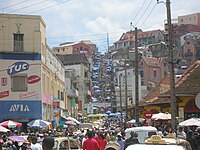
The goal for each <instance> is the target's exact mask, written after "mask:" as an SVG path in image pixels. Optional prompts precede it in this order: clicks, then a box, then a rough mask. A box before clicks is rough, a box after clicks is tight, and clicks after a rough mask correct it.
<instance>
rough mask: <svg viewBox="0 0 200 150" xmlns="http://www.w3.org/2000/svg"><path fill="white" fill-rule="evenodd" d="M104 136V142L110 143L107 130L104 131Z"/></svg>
mask: <svg viewBox="0 0 200 150" xmlns="http://www.w3.org/2000/svg"><path fill="white" fill-rule="evenodd" d="M104 136H105V138H106V141H107V142H110V135H109V133H108V131H107V130H105V132H104Z"/></svg>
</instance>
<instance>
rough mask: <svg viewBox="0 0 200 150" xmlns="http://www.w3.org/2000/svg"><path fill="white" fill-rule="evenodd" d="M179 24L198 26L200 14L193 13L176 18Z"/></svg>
mask: <svg viewBox="0 0 200 150" xmlns="http://www.w3.org/2000/svg"><path fill="white" fill-rule="evenodd" d="M181 24H193V25H198V26H199V25H200V13H194V14H189V15H184V16H178V25H181Z"/></svg>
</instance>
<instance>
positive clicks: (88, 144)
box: [83, 131, 99, 150]
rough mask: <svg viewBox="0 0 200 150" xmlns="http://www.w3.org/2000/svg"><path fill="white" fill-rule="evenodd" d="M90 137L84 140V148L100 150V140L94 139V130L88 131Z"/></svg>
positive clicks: (86, 149)
mask: <svg viewBox="0 0 200 150" xmlns="http://www.w3.org/2000/svg"><path fill="white" fill-rule="evenodd" d="M87 136H88V139H87V140H85V141H84V142H83V150H99V144H98V142H97V141H96V140H95V139H93V132H92V131H88V132H87Z"/></svg>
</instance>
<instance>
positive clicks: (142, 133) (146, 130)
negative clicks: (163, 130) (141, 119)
mask: <svg viewBox="0 0 200 150" xmlns="http://www.w3.org/2000/svg"><path fill="white" fill-rule="evenodd" d="M131 131H134V132H136V133H137V134H138V140H139V142H140V143H144V141H145V140H146V139H147V138H148V137H150V136H151V135H158V130H157V129H156V128H155V127H152V126H143V127H133V128H127V129H126V130H125V134H126V136H125V137H126V139H127V138H129V137H131V135H130V133H131Z"/></svg>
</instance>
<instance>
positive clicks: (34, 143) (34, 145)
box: [31, 135, 42, 150]
mask: <svg viewBox="0 0 200 150" xmlns="http://www.w3.org/2000/svg"><path fill="white" fill-rule="evenodd" d="M31 140H32V144H31V148H32V150H42V146H41V145H40V144H39V143H37V136H35V135H34V136H32V138H31Z"/></svg>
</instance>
